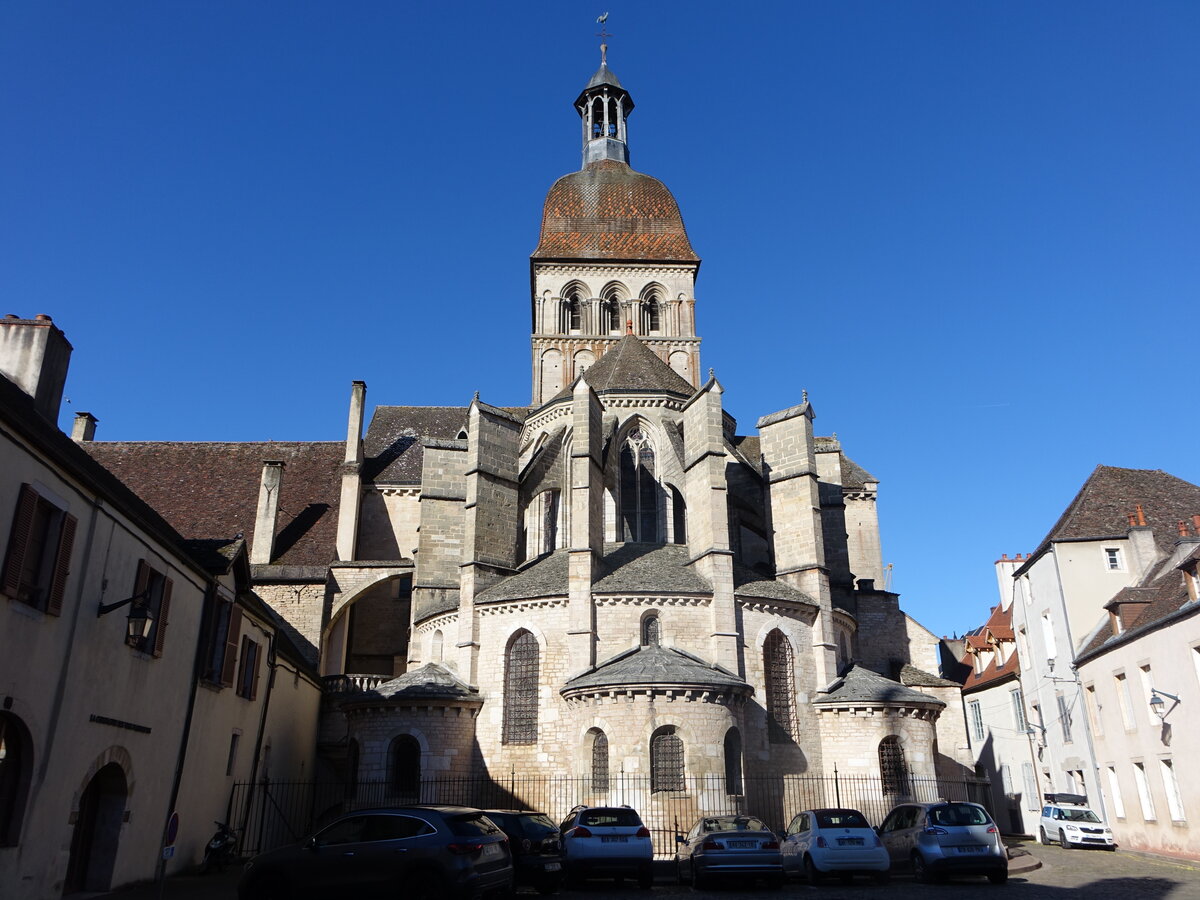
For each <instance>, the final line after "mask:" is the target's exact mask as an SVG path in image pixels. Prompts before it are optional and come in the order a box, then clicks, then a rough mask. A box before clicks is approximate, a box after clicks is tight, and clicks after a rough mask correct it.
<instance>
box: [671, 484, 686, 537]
mask: <svg viewBox="0 0 1200 900" xmlns="http://www.w3.org/2000/svg"><path fill="white" fill-rule="evenodd" d="M671 524H672V526H673V527H672V529H671V531H672V540H673V541H674V542H675V543H676V544H686V543H687V502H686V501H685V500H684V499H683V494H682V493H681V492H680V490H679V488H677V487H675V486H674V485H671Z"/></svg>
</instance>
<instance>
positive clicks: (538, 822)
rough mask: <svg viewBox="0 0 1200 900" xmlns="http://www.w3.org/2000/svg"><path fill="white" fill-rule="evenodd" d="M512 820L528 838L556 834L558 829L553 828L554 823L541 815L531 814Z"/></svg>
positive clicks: (514, 817) (515, 817)
mask: <svg viewBox="0 0 1200 900" xmlns="http://www.w3.org/2000/svg"><path fill="white" fill-rule="evenodd" d="M513 819H514V820H515V821H517V822H518V823H520V825H519V827H520V829H521V830H522V831H523V832H524V833H525V834H527V835H529V836H530V837H537V836H538V835H543V834H557V833H558V829H557V828H555V827H554V823H553V822H551V821H550V817H549V816H546V815H542V814H541V813H532V814H530V815H525V816H513Z"/></svg>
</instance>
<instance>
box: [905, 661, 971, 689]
mask: <svg viewBox="0 0 1200 900" xmlns="http://www.w3.org/2000/svg"><path fill="white" fill-rule="evenodd" d="M900 683H901V684H902V685H904V686H905V687H959V684H958V682H957V681H951V680H950V679H948V678H942V677H941V676H939V675H934V674H932V673H930V672H926V671H925V670H924V669H918V668H917V667H916V666H912V665H909V664H908V663H905V664H904V665H903V666H901V667H900Z"/></svg>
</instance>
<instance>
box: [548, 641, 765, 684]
mask: <svg viewBox="0 0 1200 900" xmlns="http://www.w3.org/2000/svg"><path fill="white" fill-rule="evenodd" d="M634 685H640V686H649V685H668V686H671V687H698V688H707V687H712V688H717V689H726V690H727V689H733V690H737V691H741V692H744V693H747V694H749V693H752V692H753V690H754V689H753V688H752V687H750V685H748V684H747V683H746V682H745V681H743V680H742V679H741V678H738V677H737V676H736V675H734V674H733V673H732V672H730V671H729V670H728V669H725V668H723V667H721V666H719V665H717V664H716V663H710V662H705V661H704V660H703V659H701V658H700V657H698V656H693V655H692V654H690V653H685V652H684V651H682V650H678V649H676V648H674V647H662V646H659V645H657V644H647V645H644V646H641V647H636V648H634V649H633V650H626V651H625V652H624V653H619V654H617V655H616V656H614V657H612V658H611V659H608V660H606V661H604V662H602V663H600V664H599V665H598V666H596V667H595V668H594V669H591V670H590V671H587V672H584V673H583V674H582V675H576V676H575V677H574V678H571V679H570V680H568V681H567V683H566V684H565V685H563V688H562V693H564V694H566V693H568V692H571V691H577V690H580V689H586V688H597V687H631V686H634Z"/></svg>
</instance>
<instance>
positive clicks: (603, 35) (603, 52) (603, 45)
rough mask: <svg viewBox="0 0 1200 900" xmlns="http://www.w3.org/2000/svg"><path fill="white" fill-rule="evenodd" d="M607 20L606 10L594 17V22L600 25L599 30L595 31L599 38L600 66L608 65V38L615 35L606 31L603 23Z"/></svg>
mask: <svg viewBox="0 0 1200 900" xmlns="http://www.w3.org/2000/svg"><path fill="white" fill-rule="evenodd" d="M607 21H608V13H607V12H606V13H605V14H604V15H602V16H597V17H596V24H597V25H599V26H600V30H599V31H597V32H596V37H598V38H600V65H602V66H607V65H608V39H609V38H610V37H615V36H616V35H612V34H609V33H608V29H607V28H606V27H605V25H604V23H605V22H607Z"/></svg>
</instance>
